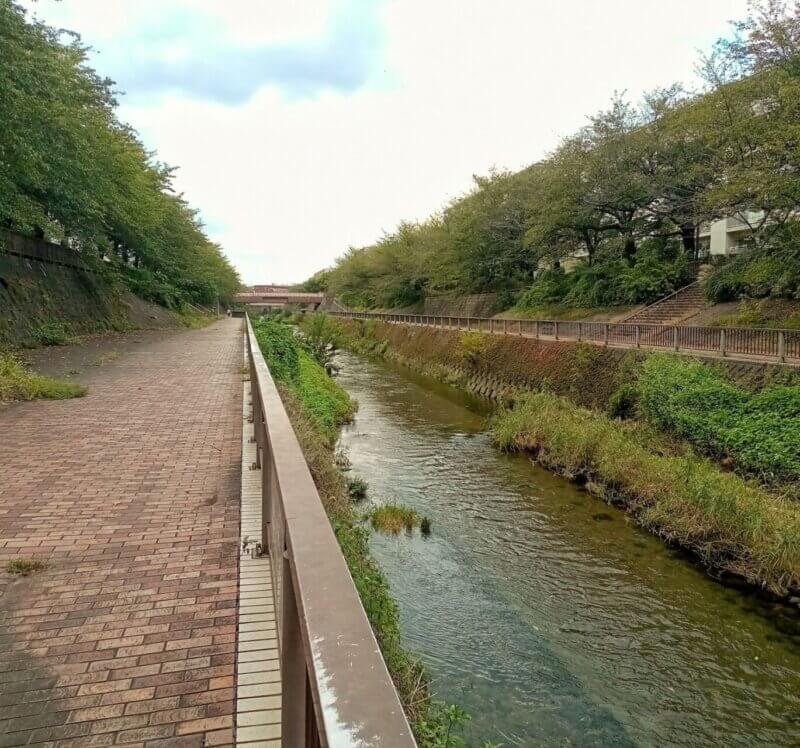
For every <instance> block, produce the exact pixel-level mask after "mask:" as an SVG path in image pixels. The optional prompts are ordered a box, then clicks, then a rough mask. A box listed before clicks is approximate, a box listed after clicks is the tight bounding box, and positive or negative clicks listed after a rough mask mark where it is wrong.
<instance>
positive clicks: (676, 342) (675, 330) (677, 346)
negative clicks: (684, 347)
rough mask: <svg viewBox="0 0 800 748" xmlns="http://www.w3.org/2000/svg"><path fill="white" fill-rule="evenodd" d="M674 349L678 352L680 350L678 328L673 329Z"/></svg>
mask: <svg viewBox="0 0 800 748" xmlns="http://www.w3.org/2000/svg"><path fill="white" fill-rule="evenodd" d="M672 347H673V348H674V349H675V350H676V351H677V350H678V348H679V345H678V328H677V326H676V327H673V328H672Z"/></svg>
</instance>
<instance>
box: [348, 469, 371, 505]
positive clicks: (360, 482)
mask: <svg viewBox="0 0 800 748" xmlns="http://www.w3.org/2000/svg"><path fill="white" fill-rule="evenodd" d="M347 493H348V494H349V496H350V498H351V499H352V500H353V501H361V500H363V499H366V498H367V482H366V481H365V480H364V479H363V478H361V477H360V476H358V475H357V476H355V477H353V478H350V479H349V480H348V481H347Z"/></svg>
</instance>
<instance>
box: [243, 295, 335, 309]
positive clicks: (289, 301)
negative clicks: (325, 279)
mask: <svg viewBox="0 0 800 748" xmlns="http://www.w3.org/2000/svg"><path fill="white" fill-rule="evenodd" d="M234 300H235V301H236V303H237V304H238V305H240V306H245V307H246V308H247V309H248V310H252V311H256V310H258V309H273V308H276V307H284V306H288V305H298V306H306V307H311V308H312V309H317V308H318V307H319V305H320V304H322V302H323V301H324V300H325V294H321V293H302V292H297V293H295V292H293V291H282V290H281V291H272V290H269V291H266V292H259V291H247V292H245V293H239V294H236V296H234Z"/></svg>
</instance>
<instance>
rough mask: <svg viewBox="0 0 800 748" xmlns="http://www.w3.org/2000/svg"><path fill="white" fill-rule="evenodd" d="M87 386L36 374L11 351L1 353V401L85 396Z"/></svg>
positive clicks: (61, 398) (63, 398) (64, 398)
mask: <svg viewBox="0 0 800 748" xmlns="http://www.w3.org/2000/svg"><path fill="white" fill-rule="evenodd" d="M85 394H86V388H85V387H84V386H83V385H80V384H77V383H75V382H68V381H66V380H63V379H54V378H52V377H46V376H43V375H41V374H35V373H34V372H32V371H29V370H28V369H26V368H25V366H24V365H23V363H22V362H21V361H20V360H19V359H18V358H17V357H16V356H14V355H13V354H11V353H2V354H0V402H2V401H4V400H39V399H47V400H66V399H69V398H72V397H83V395H85Z"/></svg>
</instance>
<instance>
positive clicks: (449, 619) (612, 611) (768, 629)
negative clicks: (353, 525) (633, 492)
mask: <svg viewBox="0 0 800 748" xmlns="http://www.w3.org/2000/svg"><path fill="white" fill-rule="evenodd" d="M339 363H340V365H341V366H342V372H341V374H340V377H339V382H340V383H341V384H342V385H343V386H344V387H345V388H346V389H347V390H348V391H349V392H350V394H351V395H353V396H354V397H355V398H356V399H357V400H358V402H359V411H358V415H357V417H356V420H355V422H354V423H353V424H352V425H351V426H348V427H347V428H345V429H344V431H343V433H342V437H341V442H342V444H343V445H344V446H345V447H346V448H347V450H348V452H349V457H350V460H351V463H352V466H353V473H355V474H358V475H361V476H363V477H364V478H366V480H367V481H368V482H369V491H370V496H371V498H372V500H373V501H376V502H387V501H395V502H399V503H403V504H406V505H409V506H411V507H413V508H414V509H416V510H417V511H418V512H419V513H421V514H424V515H427V516H429V517H430V518H431V520H432V523H433V533H432V535H431V536H430V537H428V538H424V537H422V536H421V535H420V534H419V531H415V533H414V534H413V535H412V536H411V537H409V536H408V535H406V534H400V535H399V536H397V537H387V536H383V535H378V534H375V535H374V538H373V540H372V541H371V544H372V549H373V553H374V554H375V556H376V558H377V560H378V561H379V563H380V565H381V567H382V568H383V569H384V571H385V572H386V575H387V576H388V578H389V581H390V584H391V588H392V593H393V595H394V597H395V598H396V599H397V601H398V603H399V607H400V613H401V624H402V631H403V636H404V641H405V643H406V645H407V646H408V647H409V649H410V650H412V651H413V652H415V653H417V654H418V655H419V656H420V657H422V659H423V661H424V662H425V663H426V665H427V667H428V670H429V672H430V674H431V676H432V678H433V681H434V688H435V690H436V691H437V693H438V694H439V695H440V696H441V697H443V698H445V699H447V700H450V701H454V702H456V703H458V704H459V705H461V706H462V707H464V708H465V709H466V710H467V711H469V712H470V713H471V715H472V721H471V722H470V723H469V725H468V728H467V738H468V744H469V745H480V741H481V740H484V739H492V740H494V741H496V742H503V744H504V745H506V746H515V745H524V746H540V745H542V746H572V745H575V746H592V745H597V746H609V745H613V746H706V745H715V746H755V745H758V746H764V745H780V746H789V745H792V746H797V745H800V635H799V634H798V628H797V623H796V618H795V617H794V616H793V615H791V614H789V613H787V612H786V611H784V610H783V609H781V608H780V607H777V606H776V607H772V608H770V607H767V606H766V605H765V604H764V603H762V602H760V601H758V600H757V599H755V598H753V597H750V596H747V595H744V594H742V593H741V592H738V591H736V590H733V589H728V588H726V587H724V586H722V585H720V584H718V583H715V582H713V581H711V580H710V579H708V578H707V577H706V576H705V575H704V574H703V573H702V572H701V571H700V570H698V569H697V568H695V567H694V566H693V565H692V564H691V563H689V562H688V561H687V560H686V559H685V558H683V557H682V556H681V555H680V554H679V553H677V552H675V551H671V550H669V549H667V548H665V547H664V546H663V545H662V544H661V542H660V541H658V540H657V539H655V538H653V537H651V536H650V535H648V534H647V533H645V532H643V531H642V530H640V529H638V528H637V527H635V526H634V525H633V524H632V523H631V522H630V521H629V520H628V519H627V518H626V516H625V515H624V513H622V512H621V511H619V510H616V509H613V508H610V507H608V506H606V505H605V504H604V503H602V502H601V501H599V500H598V499H596V498H594V497H592V496H590V495H589V494H587V493H585V492H582V491H580V490H579V489H577V488H576V487H575V486H573V485H571V484H570V483H568V482H566V481H564V480H562V479H560V478H557V477H555V476H553V475H551V474H549V473H547V472H546V471H544V470H542V469H540V468H538V467H536V466H535V465H533V464H531V462H530V461H529V460H528V459H527V458H525V457H524V456H521V455H516V456H509V455H503V454H500V453H498V452H497V451H496V450H494V449H493V448H492V446H491V444H490V442H489V439H488V436H487V434H486V423H485V419H486V415H487V412H488V411H487V406H486V404H485V403H483V402H481V401H479V400H476V399H473V398H470V397H468V396H465V395H464V394H462V393H459V392H457V391H455V390H453V389H451V388H448V387H446V386H443V385H440V384H437V383H435V382H432V381H430V380H427V379H424V378H421V377H418V376H415V375H413V374H411V373H410V372H408V371H407V370H404V369H401V368H399V367H394V366H391V365H388V364H384V363H380V362H373V361H369V360H366V359H362V358H357V357H354V356H352V355H350V354H341V357H340V360H339Z"/></svg>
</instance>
